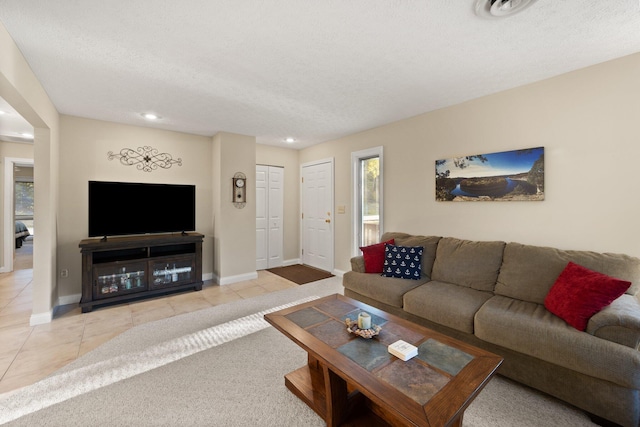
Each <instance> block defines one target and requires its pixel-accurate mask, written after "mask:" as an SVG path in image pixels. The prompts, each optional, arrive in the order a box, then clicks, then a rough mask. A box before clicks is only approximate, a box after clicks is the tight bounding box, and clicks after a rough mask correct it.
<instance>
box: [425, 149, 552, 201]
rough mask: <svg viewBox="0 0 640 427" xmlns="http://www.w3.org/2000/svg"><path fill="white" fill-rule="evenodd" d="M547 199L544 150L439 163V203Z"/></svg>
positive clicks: (504, 152)
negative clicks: (545, 196) (545, 197)
mask: <svg viewBox="0 0 640 427" xmlns="http://www.w3.org/2000/svg"><path fill="white" fill-rule="evenodd" d="M494 200H495V201H510V200H525V201H526V200H529V201H532V200H536V201H537V200H544V147H536V148H527V149H523V150H514V151H502V152H499V153H489V154H476V155H473V156H464V157H453V158H450V159H443V160H436V201H443V202H444V201H456V202H458V201H494Z"/></svg>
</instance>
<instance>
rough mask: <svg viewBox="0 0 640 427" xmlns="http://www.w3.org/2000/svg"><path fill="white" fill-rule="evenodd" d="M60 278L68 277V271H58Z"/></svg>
mask: <svg viewBox="0 0 640 427" xmlns="http://www.w3.org/2000/svg"><path fill="white" fill-rule="evenodd" d="M60 277H69V270H67V269H66V268H63V269H62V270H60Z"/></svg>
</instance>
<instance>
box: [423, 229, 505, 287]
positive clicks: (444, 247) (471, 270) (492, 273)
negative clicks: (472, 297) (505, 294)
mask: <svg viewBox="0 0 640 427" xmlns="http://www.w3.org/2000/svg"><path fill="white" fill-rule="evenodd" d="M504 246H505V243H504V242H474V241H471V240H460V239H455V238H452V237H444V238H442V239H441V240H440V242H439V243H438V250H437V252H436V260H435V262H434V263H433V272H432V273H431V278H432V279H433V280H437V281H440V282H448V283H455V284H456V285H460V286H466V287H468V288H473V289H477V290H479V291H493V288H494V287H495V285H496V279H497V277H498V272H499V271H500V265H501V264H502V251H503V250H504Z"/></svg>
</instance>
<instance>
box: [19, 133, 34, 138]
mask: <svg viewBox="0 0 640 427" xmlns="http://www.w3.org/2000/svg"><path fill="white" fill-rule="evenodd" d="M18 135H19V136H20V137H21V138H26V139H33V134H30V133H26V132H22V133H20V134H18Z"/></svg>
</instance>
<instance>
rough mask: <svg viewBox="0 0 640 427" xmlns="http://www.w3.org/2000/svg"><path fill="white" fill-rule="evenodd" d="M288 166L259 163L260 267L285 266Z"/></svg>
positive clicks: (257, 190)
mask: <svg viewBox="0 0 640 427" xmlns="http://www.w3.org/2000/svg"><path fill="white" fill-rule="evenodd" d="M283 211H284V168H281V167H276V166H263V165H257V166H256V269H257V270H264V269H266V268H273V267H280V266H282V262H283V261H282V260H283V256H282V251H283V250H282V247H283V238H284V232H283V218H282V217H283Z"/></svg>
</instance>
